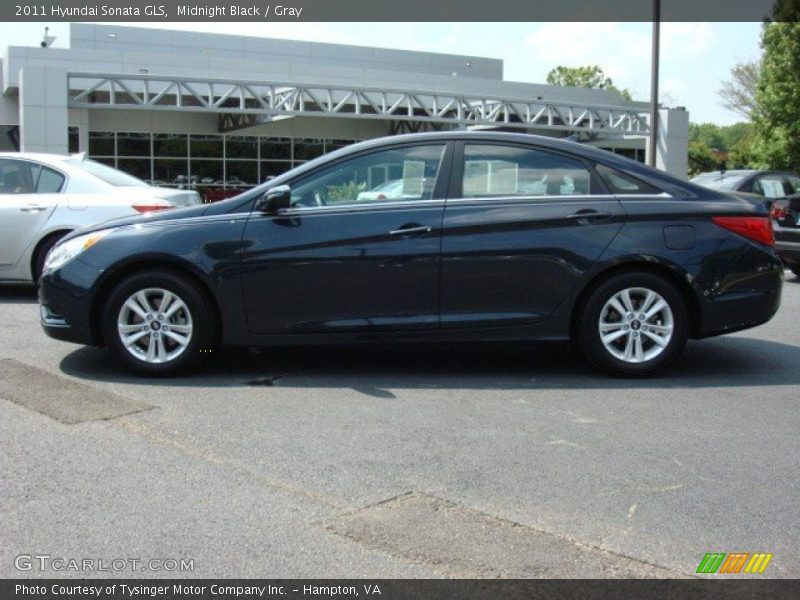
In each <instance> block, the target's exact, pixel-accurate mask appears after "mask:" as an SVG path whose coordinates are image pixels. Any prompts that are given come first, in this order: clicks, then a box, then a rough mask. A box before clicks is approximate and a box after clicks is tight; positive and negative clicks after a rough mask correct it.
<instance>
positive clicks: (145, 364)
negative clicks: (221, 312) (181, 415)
mask: <svg viewBox="0 0 800 600" xmlns="http://www.w3.org/2000/svg"><path fill="white" fill-rule="evenodd" d="M157 290H161V291H168V292H170V293H171V294H173V295H174V296H176V297H177V298H178V299H179V300H180V301H181V302H182V303H183V305H184V307H185V308H181V310H180V311H179V312H178V313H176V315H174V316H171V317H168V318H167V319H165V320H162V321H161V324H159V327H160V328H161V329H159V331H157V332H155V331H153V330H148V331H149V333H147V334H146V335H145V336H144V338H141V341H139V342H137V343H136V344H135V345H132V346H131V348H132V349H131V350H128V348H127V347H126V346H125V344H124V343H123V341H122V339H120V335H121V333H120V332H119V330H118V328H117V326H118V320H119V319H120V318H121V317H123V313H122V312H121V311H122V310H123V305H124V304H125V303H126V302H127V300H128V299H129V298H131V296H133V295H134V294H136V293H137V292H142V291H146V294H147V300H148V301H149V306H150V308H152V309H153V311H152V312H153V314H152V317H153V318H157V317H158V306H156V305H157V304H158V298H159V296H158V294H157ZM161 298H163V295H162V296H161ZM139 306H141V305H140V304H139ZM211 306H213V305H212V300H211V299H210V298H208V297H207V294H205V293H204V292H203V290H201V289H200V288H199V287H198V286H197V285H196V284H195V283H193V282H192V281H191V280H190V279H188V278H186V277H184V276H181V275H179V274H177V273H173V272H171V271H167V270H160V269H159V270H147V271H140V272H138V273H135V274H133V275H130V276H128V277H126V278H125V279H123V280H122V281H121V282H120V283H119V284H117V285H116V286H115V287H114V289H113V290H112V291H111V293H110V294H109V297H108V301H107V302H106V306H105V309H104V310H103V314H102V316H101V319H102V323H101V328H102V332H103V339H104V341H105V343H106V345H107V346H108V347H109V348H110V349H111V351H112V352H113V353H114V354H115V356H116V357H117V358H118V359H119V360H120V361H121V362H122V363H123V364H125V365H126V366H127V367H128V368H129V369H131V370H133V371H135V372H136V373H139V374H142V375H149V376H169V375H177V374H179V373H184V372H186V371H188V370H191V369H192V368H195V367H197V366H198V365H199V364H200V363H201V362H202V361H203V359H204V358H205V356H206V355H207V353H208V352H209V351H210V349H211V347H212V345H213V344H214V342H215V340H216V327H217V325H216V318H215V315H214V312H213V310H212V309H211V308H210V307H211ZM125 311H126V312H125V318H124V319H123V320H124V321H125V322H130V321H129V320H128V318H130V317H133V319H141V321H137V322H136V324H135V325H131V326H132V327H133V326H139V325H141V326H142V331H143V332H144V331H145V325H146V324H147V323H150V322H152V321H153V319H150V320H149V321H145V320H144V318H143V317H140V316H137V315H136V314H135V313H134V312H133V311H131V310H129V309H127V308H126V309H125ZM187 314H188V320H187V319H186V315H187ZM175 319H181V321H180V322H177V321H175V322H174V323H173V322H172V321H173V320H175ZM187 323H188V324H190V328H191V332H190V334H189V340H188V342H187V343H186V344H185V345H184V346H183V350H182V351H181V352H180V353H178V354H177V355H176V356H174V357H173V358H169V359H166V358H168V357H169V351H168V350H169V345H173V346H174V349H175V350H177V349H178V348H179V347H180V345H179V344H176V343H175V342H174V340H172V339H171V338H168V337H167V336H168V335H169V334H168V333H166V331H164V330H163V326H164V325H167V326H171V327H174V328H175V329H177V327H179V326H180V327H183V328H186V326H187ZM174 333H175V332H173V334H174ZM153 334H155V335H153ZM150 336H153V337H156V338H157V337H158V336H163V344H164V347H165V348H166V350H165V351H164V356H165V360H163V361H162V362H149V361H148V360H147V356H146V355H145V354H144V353H145V350H146V349H149V344H150V341H149V340H150ZM134 346H135V347H134ZM142 346H144V347H142ZM156 347H158V344H157V345H156ZM134 353H137V355H136V356H134Z"/></svg>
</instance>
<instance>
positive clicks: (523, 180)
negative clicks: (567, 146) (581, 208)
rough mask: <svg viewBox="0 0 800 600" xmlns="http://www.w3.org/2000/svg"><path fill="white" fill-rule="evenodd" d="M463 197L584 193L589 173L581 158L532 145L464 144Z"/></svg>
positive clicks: (588, 181) (589, 181)
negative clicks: (532, 146) (535, 147)
mask: <svg viewBox="0 0 800 600" xmlns="http://www.w3.org/2000/svg"><path fill="white" fill-rule="evenodd" d="M461 185H462V192H461V195H462V197H463V198H485V197H486V198H488V197H509V196H527V197H531V196H532V197H536V196H584V195H589V194H590V193H591V173H590V172H589V170H588V169H587V167H586V166H585V165H584V163H583V162H581V161H580V160H577V159H573V158H569V157H567V156H564V155H562V154H556V153H553V152H546V151H544V150H539V149H534V148H523V147H519V146H502V145H498V144H466V145H465V146H464V171H463V176H462V182H461Z"/></svg>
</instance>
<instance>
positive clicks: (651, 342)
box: [598, 287, 675, 363]
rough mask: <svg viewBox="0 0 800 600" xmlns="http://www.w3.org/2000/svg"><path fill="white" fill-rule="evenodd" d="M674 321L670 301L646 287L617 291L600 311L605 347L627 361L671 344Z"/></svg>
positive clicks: (652, 354) (641, 359)
mask: <svg viewBox="0 0 800 600" xmlns="http://www.w3.org/2000/svg"><path fill="white" fill-rule="evenodd" d="M674 328H675V321H674V317H673V314H672V309H671V308H670V306H669V303H668V302H667V301H666V300H665V299H664V297H663V296H661V295H660V294H659V293H657V292H655V291H653V290H651V289H648V288H644V287H631V288H625V289H623V290H621V291H619V292H617V293H615V294H614V295H613V296H611V298H610V299H609V300H608V301H607V302H606V303H605V305H604V306H603V309H602V310H601V311H600V319H599V321H598V331H599V334H600V340H601V341H602V343H603V346H604V347H605V349H606V351H608V353H609V354H611V355H612V356H613V357H615V358H617V359H619V360H621V361H624V362H626V363H643V362H647V361H649V360H652V359H654V358H656V357H657V356H658V355H660V354H661V353H662V352H664V349H665V348H666V347H667V346H668V345H669V342H670V340H671V339H672V333H673V330H674Z"/></svg>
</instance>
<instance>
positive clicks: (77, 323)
mask: <svg viewBox="0 0 800 600" xmlns="http://www.w3.org/2000/svg"><path fill="white" fill-rule="evenodd" d="M100 274H101V272H100V271H97V270H96V269H93V268H92V267H90V266H89V265H87V264H85V263H82V262H80V260H79V259H75V260H72V261H70V262H68V263H67V264H66V265H64V266H63V267H62V268H61V269H59V270H57V271H55V272H52V273H46V274H45V275H43V276H42V278H41V280H40V281H39V316H40V322H41V325H42V329H43V330H44V332H45V333H46V334H47V335H48V336H49V337H51V338H53V339H56V340H61V341H64V342H73V343H76V344H85V345H95V344H97V343H98V342H99V336H98V335H96V332H94V331H93V330H92V319H91V310H92V300H93V290H94V284H95V282H96V281H97V278H98V277H99V276H100Z"/></svg>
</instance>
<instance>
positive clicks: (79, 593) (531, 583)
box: [0, 578, 800, 600]
mask: <svg viewBox="0 0 800 600" xmlns="http://www.w3.org/2000/svg"><path fill="white" fill-rule="evenodd" d="M798 597H800V581H798V580H796V579H794V580H789V579H785V580H776V579H757V578H752V579H751V578H748V579H737V580H733V579H717V578H708V579H679V580H665V579H661V580H642V579H637V580H612V579H603V580H589V579H567V580H530V579H525V580H509V579H505V580H497V579H491V580H490V579H457V580H452V579H451V580H434V579H375V580H368V579H308V580H299V579H235V580H214V579H182V580H168V579H151V580H132V579H118V580H113V579H62V580H55V579H40V580H37V579H24V580H23V579H16V580H14V579H6V580H0V598H2V599H3V600H153V599H156V600H290V599H300V598H302V599H304V600H311V599H321V598H326V599H330V598H337V599H338V600H354V599H355V598H358V599H359V600H365V599H368V600H370V599H375V600H420V599H425V600H428V599H430V600H490V599H491V600H504V599H509V600H516V599H519V600H522V599H529V598H535V599H540V600H548V599H550V598H554V599H555V598H558V599H559V600H561V599H567V600H569V599H577V598H581V599H585V600H594V599H595V598H603V599H607V600H612V599H617V598H619V599H623V598H625V599H627V598H637V599H641V600H648V599H650V598H653V599H655V598H658V599H659V600H662V599H663V600H670V599H673V598H674V599H681V600H684V599H686V598H704V599H705V598H709V599H716V598H720V599H721V598H725V599H728V598H770V599H772V600H782V599H784V598H786V599H789V598H798Z"/></svg>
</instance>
